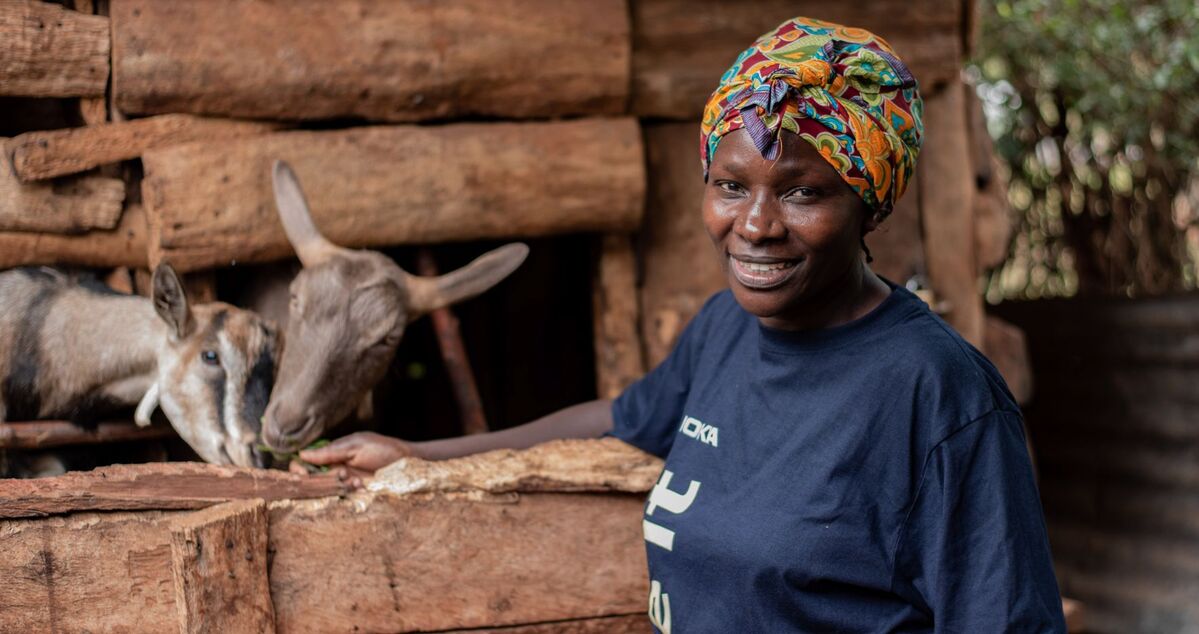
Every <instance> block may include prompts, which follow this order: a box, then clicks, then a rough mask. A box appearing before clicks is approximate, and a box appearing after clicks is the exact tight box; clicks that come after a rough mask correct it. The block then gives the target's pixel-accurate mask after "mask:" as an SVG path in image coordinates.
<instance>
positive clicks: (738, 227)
mask: <svg viewBox="0 0 1199 634" xmlns="http://www.w3.org/2000/svg"><path fill="white" fill-rule="evenodd" d="M922 108H923V106H922V102H921V100H920V96H919V93H918V91H917V86H916V81H915V79H913V78H912V76H911V74H910V73H909V72H908V71H907V69H906V68H905V66H904V65H903V63H902V62H900V61H899V59H897V58H896V57H895V55H894V52H893V51H892V50H891V48H890V46H888V45H887V43H886V42H884V41H882V40H881V39H879V38H877V37H875V36H874V35H872V34H871V33H868V32H866V31H863V30H861V29H854V28H848V27H843V26H840V25H837V24H830V23H826V22H820V21H817V20H810V19H806V18H795V19H793V20H788V21H786V22H784V23H783V24H782V25H780V26H779V27H778V28H777V29H775V30H774V31H771V32H770V33H767V34H766V35H763V36H762V37H761V38H759V39H758V40H757V41H756V42H755V43H754V44H753V45H752V46H750V48H748V49H747V50H746V51H745V52H744V53H742V54H741V56H740V57H738V59H737V60H736V62H735V63H734V64H733V66H732V67H731V68H730V69H729V70H728V71H727V72H726V73H725V74H724V76H723V77H722V78H721V82H720V85H719V86H718V88H717V89H716V91H715V92H714V93H713V95H712V97H711V99H710V100H709V103H708V106H707V108H706V109H705V111H704V120H703V124H702V139H701V159H702V162H703V167H704V171H703V175H704V178H705V180H706V185H705V190H704V199H703V221H704V225H705V227H706V228H707V231H708V233H709V235H710V236H711V238H712V241H713V243H714V245H715V247H716V257H718V258H720V260H721V262H722V263H723V266H724V267H725V269H726V271H727V274H728V283H729V286H730V290H728V291H723V292H720V293H717V294H716V295H714V296H713V297H712V298H711V299H709V300H708V302H707V303H706V304H705V305H704V307H703V308H702V309H701V310H700V312H699V314H698V315H696V317H695V318H694V319H693V320H692V322H691V323H690V324H689V325H688V326H687V328H686V330H685V331H684V332H683V334H682V336H681V337H680V339H679V342H678V344H677V345H676V347H675V349H674V351H673V352H672V353H671V354H670V356H669V357H668V358H667V359H666V360H665V361H664V362H663V363H662V364H661V365H659V366H658V367H657V368H655V369H654V370H653V371H652V372H650V373H649V374H648V375H646V376H645V377H644V378H643V379H641V380H640V381H638V382H637V383H635V384H633V385H632V386H630V387H629V388H628V389H627V390H625V392H624V393H623V394H621V395H620V397H619V398H617V399H616V400H615V401H612V402H609V401H594V402H591V403H585V404H582V405H578V406H575V407H572V408H569V409H566V410H563V411H561V412H558V413H556V414H551V415H550V416H547V417H545V418H542V419H539V420H537V421H534V422H532V423H528V424H526V425H524V426H521V427H517V428H513V429H509V430H504V431H501V432H495V433H492V434H483V435H477V436H472V437H466V438H460V439H450V440H440V441H432V442H426V443H405V442H403V441H399V440H395V439H387V438H382V437H379V436H373V435H355V436H350V437H348V438H346V439H343V440H341V441H338V442H335V443H333V444H332V445H330V446H329V447H327V448H324V449H321V450H318V451H313V452H305V453H303V454H302V457H303V458H304V459H305V460H309V461H311V462H319V463H344V464H347V465H349V466H351V467H357V468H361V469H367V470H370V469H375V468H378V467H381V466H383V465H385V464H387V463H389V462H391V461H393V460H395V459H397V458H399V457H401V456H405V455H413V454H415V455H418V456H420V457H424V458H428V459H441V458H448V457H454V456H460V455H464V454H468V453H474V452H477V451H482V450H486V449H493V448H498V447H527V446H529V445H531V444H534V443H536V442H539V441H543V440H547V439H549V438H563V437H595V436H599V435H601V434H610V435H613V436H615V437H617V438H619V439H621V440H623V441H625V442H627V443H629V444H632V445H634V446H636V447H639V448H641V449H643V450H645V451H647V452H649V453H652V454H655V455H658V456H662V457H664V458H665V459H666V464H665V467H664V469H663V471H662V475H661V477H660V479H659V481H658V483H657V485H656V486H655V487H654V489H653V491H652V492H651V494H650V497H649V502H648V504H647V505H646V508H645V516H644V521H643V528H644V536H645V541H646V548H647V555H648V557H647V558H648V562H649V574H650V597H649V617H650V620H651V622H652V623H653V625H654V626H655V627H656V629H657V631H659V632H662V633H664V634H669V633H670V632H672V631H674V632H827V631H837V632H900V631H902V632H959V631H960V632H1004V631H1017V632H1064V631H1065V625H1064V623H1063V619H1062V610H1061V599H1060V596H1059V594H1058V589H1057V583H1056V581H1055V579H1054V575H1053V567H1052V563H1051V559H1050V554H1049V546H1048V540H1047V538H1046V534H1045V525H1044V519H1043V517H1042V512H1041V508H1040V502H1039V500H1038V496H1037V490H1036V483H1035V481H1034V479H1033V475H1032V468H1031V464H1030V461H1029V456H1028V453H1027V451H1026V449H1025V444H1024V437H1023V430H1022V423H1021V414H1020V411H1019V408H1018V407H1017V406H1016V403H1015V401H1014V399H1013V398H1012V396H1011V393H1010V392H1009V391H1008V389H1007V386H1006V384H1005V383H1004V381H1003V379H1002V377H1000V375H999V373H998V372H997V371H996V370H995V367H994V366H993V365H992V364H991V363H990V361H988V360H987V359H986V358H985V357H984V356H983V355H982V354H981V353H979V351H978V350H976V349H974V348H973V347H972V346H970V344H969V343H967V342H966V341H965V340H963V339H962V337H960V336H959V335H958V334H957V333H956V332H954V331H953V330H952V329H951V328H950V327H949V326H948V325H946V324H945V322H943V321H941V319H940V318H938V317H937V316H936V315H934V314H933V313H932V312H931V311H930V310H929V308H928V307H927V306H926V305H925V304H924V303H923V302H922V301H921V300H920V299H918V298H917V297H916V296H915V295H913V294H912V293H910V292H908V291H907V290H905V289H904V288H902V287H899V286H896V285H895V284H893V283H891V282H889V281H887V280H884V279H883V278H881V277H879V276H878V275H876V274H875V273H874V272H872V271H871V270H870V267H869V261H870V259H869V253H864V251H865V249H864V244H863V237H864V236H865V235H866V234H867V233H868V232H870V231H872V230H873V229H874V228H875V227H877V226H878V225H879V223H881V222H882V221H883V220H884V219H885V218H886V217H887V215H888V214H890V213H891V211H892V209H894V205H895V201H896V200H897V199H898V198H899V196H900V195H901V194H902V193H903V191H904V189H905V188H906V184H907V182H908V179H909V178H910V177H911V175H912V172H913V170H914V167H915V160H916V155H917V153H918V152H919V148H920V142H921V136H922V133H923V131H922V123H921V116H922Z"/></svg>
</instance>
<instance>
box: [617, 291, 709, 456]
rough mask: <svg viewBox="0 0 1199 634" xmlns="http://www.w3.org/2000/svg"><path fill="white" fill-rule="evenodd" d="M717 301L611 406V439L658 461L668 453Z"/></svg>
mask: <svg viewBox="0 0 1199 634" xmlns="http://www.w3.org/2000/svg"><path fill="white" fill-rule="evenodd" d="M719 298H720V294H719V293H718V294H716V295H714V296H712V297H711V298H709V299H708V301H707V302H706V303H704V306H703V308H701V309H700V311H699V312H698V313H697V314H696V315H695V317H694V318H692V320H691V322H690V323H689V324H687V327H686V328H685V329H683V334H681V335H679V340H678V342H676V343H675V346H674V350H672V351H671V352H670V355H669V356H667V357H666V359H665V360H664V361H662V363H660V364H658V367H656V368H654V369H653V370H651V371H650V372H649V373H648V374H646V375H645V376H644V377H642V378H641V379H640V380H638V381H637V382H635V383H633V384H632V385H630V386H629V387H627V388H625V390H624V392H622V393H621V395H620V396H619V397H617V398H616V400H615V401H614V402H613V403H612V421H613V427H612V435H613V436H615V437H617V438H619V439H621V440H623V441H625V442H627V443H629V444H630V445H633V446H634V447H637V448H638V449H641V450H642V451H646V452H648V453H651V454H654V455H655V456H658V457H660V458H665V457H666V454H667V453H669V452H670V447H671V445H672V444H673V443H674V436H675V433H674V432H675V429H677V428H678V426H679V422H680V420H681V419H682V416H683V406H684V404H685V403H686V401H687V392H688V390H689V389H690V388H691V377H692V373H693V372H694V369H695V362H696V361H697V360H698V358H699V355H700V352H701V350H702V348H703V344H704V338H705V334H704V332H705V330H706V327H705V324H706V323H707V322H708V321H710V319H711V314H712V312H713V310H715V304H717V300H718V299H719Z"/></svg>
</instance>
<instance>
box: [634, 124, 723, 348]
mask: <svg viewBox="0 0 1199 634" xmlns="http://www.w3.org/2000/svg"><path fill="white" fill-rule="evenodd" d="M645 144H646V161H647V164H648V168H647V169H648V172H649V173H650V174H651V175H652V177H651V179H650V181H649V192H648V195H647V199H646V212H645V213H646V218H645V222H644V226H643V228H642V230H641V234H640V241H641V244H640V247H641V252H642V257H643V259H644V263H643V267H644V270H643V273H642V279H641V289H640V292H641V296H640V299H641V336H642V338H643V340H644V342H645V356H646V363H647V366H648V367H651V368H652V367H654V366H656V365H657V364H659V363H661V362H662V360H663V359H665V358H666V355H668V354H670V351H671V350H672V349H673V348H674V343H675V340H676V339H678V336H679V335H680V334H681V333H682V332H683V327H684V326H686V325H687V322H689V321H691V318H692V317H693V316H694V315H695V313H697V312H699V309H700V307H701V306H703V303H704V301H705V300H707V299H708V297H710V296H711V295H712V294H713V293H715V292H716V291H718V290H720V289H722V288H724V287H725V286H726V284H727V282H726V278H725V274H724V271H723V269H722V268H721V264H720V258H719V257H718V256H717V254H716V250H715V249H714V248H713V246H712V240H711V239H710V238H709V237H708V233H707V231H706V230H705V229H704V225H703V220H702V218H701V216H700V210H701V206H702V203H703V197H704V182H703V175H702V173H701V172H700V165H699V123H698V122H688V123H665V124H657V125H651V126H647V127H646V130H645Z"/></svg>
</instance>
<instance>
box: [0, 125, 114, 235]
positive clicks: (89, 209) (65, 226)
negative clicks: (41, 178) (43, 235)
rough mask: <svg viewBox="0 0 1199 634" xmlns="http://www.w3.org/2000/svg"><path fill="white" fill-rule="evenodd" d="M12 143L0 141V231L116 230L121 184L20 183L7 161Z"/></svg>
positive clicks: (84, 179)
mask: <svg viewBox="0 0 1199 634" xmlns="http://www.w3.org/2000/svg"><path fill="white" fill-rule="evenodd" d="M13 141H14V139H4V140H0V143H2V144H3V146H4V147H3V152H2V154H0V231H34V232H47V233H81V232H83V231H89V230H91V229H112V228H113V227H115V226H116V224H117V219H119V218H120V217H121V203H123V202H124V200H125V183H124V182H123V181H121V180H119V179H116V178H105V177H103V176H80V177H72V178H65V179H62V180H59V181H55V182H53V183H29V184H25V183H22V182H21V181H20V180H19V179H18V178H17V176H16V174H15V173H14V171H13V165H12V162H11V160H10V159H11V157H12V147H13V146H12V142H13Z"/></svg>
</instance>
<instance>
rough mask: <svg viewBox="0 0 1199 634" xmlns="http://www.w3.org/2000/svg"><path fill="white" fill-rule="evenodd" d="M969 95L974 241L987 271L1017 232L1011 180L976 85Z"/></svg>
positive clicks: (999, 260)
mask: <svg viewBox="0 0 1199 634" xmlns="http://www.w3.org/2000/svg"><path fill="white" fill-rule="evenodd" d="M963 92H964V94H965V97H966V104H965V105H966V121H967V123H968V124H969V126H970V127H969V130H970V153H971V157H970V163H971V165H972V166H973V168H974V187H975V193H974V243H975V253H976V254H977V255H976V257H977V258H978V264H977V266H978V270H980V271H986V270H989V269H993V268H995V267H997V266H999V265H1001V264H1003V262H1004V260H1006V259H1007V256H1008V246H1009V245H1010V244H1011V241H1012V233H1013V232H1014V231H1015V226H1014V223H1013V222H1012V218H1011V214H1010V213H1009V207H1008V201H1007V183H1006V182H1005V181H1004V179H1003V176H1002V172H1000V170H999V158H998V157H997V156H996V155H995V144H994V142H992V140H991V134H990V133H989V132H987V122H986V119H985V117H984V116H983V107H982V102H981V101H979V99H978V95H976V94H975V92H974V89H973V87H970V86H966V87H965V89H964V90H963Z"/></svg>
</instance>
